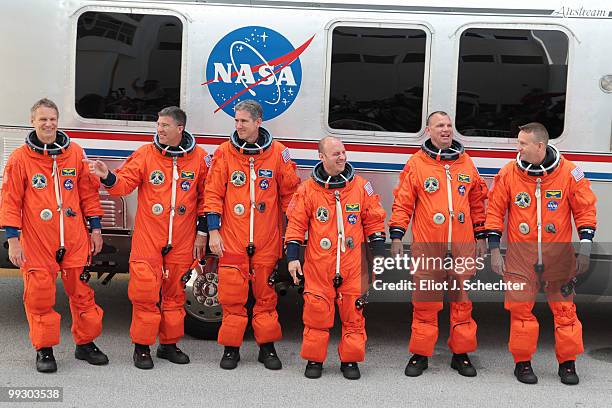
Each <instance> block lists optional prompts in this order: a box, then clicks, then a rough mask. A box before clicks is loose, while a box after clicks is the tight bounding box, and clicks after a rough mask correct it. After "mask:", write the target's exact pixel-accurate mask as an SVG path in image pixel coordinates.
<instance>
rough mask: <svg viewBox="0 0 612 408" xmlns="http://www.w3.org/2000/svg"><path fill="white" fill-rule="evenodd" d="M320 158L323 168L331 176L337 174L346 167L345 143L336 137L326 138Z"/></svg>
mask: <svg viewBox="0 0 612 408" xmlns="http://www.w3.org/2000/svg"><path fill="white" fill-rule="evenodd" d="M319 160H321V162H323V168H324V169H325V171H326V172H327V174H329V175H330V176H337V175H338V174H340V173H342V172H343V171H344V168H345V167H346V149H345V148H344V144H343V143H342V142H341V141H340V140H339V139H336V138H333V137H330V138H327V140H325V142H324V143H323V146H322V150H321V152H319Z"/></svg>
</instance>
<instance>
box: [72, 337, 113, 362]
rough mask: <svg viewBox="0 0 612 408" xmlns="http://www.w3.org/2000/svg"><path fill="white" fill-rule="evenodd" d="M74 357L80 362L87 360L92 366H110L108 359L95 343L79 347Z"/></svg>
mask: <svg viewBox="0 0 612 408" xmlns="http://www.w3.org/2000/svg"><path fill="white" fill-rule="evenodd" d="M74 357H75V358H76V359H78V360H85V361H87V362H88V363H89V364H92V365H105V364H108V357H107V356H106V354H104V353H103V352H102V351H101V350H100V349H99V348H98V347H97V346H96V345H95V343H94V342H91V343H87V344H79V345H77V346H76V350H74Z"/></svg>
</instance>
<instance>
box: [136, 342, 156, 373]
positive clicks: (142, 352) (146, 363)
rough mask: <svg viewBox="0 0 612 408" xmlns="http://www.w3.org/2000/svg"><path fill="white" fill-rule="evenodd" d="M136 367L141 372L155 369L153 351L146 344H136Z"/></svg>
mask: <svg viewBox="0 0 612 408" xmlns="http://www.w3.org/2000/svg"><path fill="white" fill-rule="evenodd" d="M134 365H135V366H136V367H138V368H140V369H141V370H150V369H152V368H153V359H152V358H151V350H150V349H149V346H146V345H144V344H135V346H134Z"/></svg>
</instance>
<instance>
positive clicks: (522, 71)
mask: <svg viewBox="0 0 612 408" xmlns="http://www.w3.org/2000/svg"><path fill="white" fill-rule="evenodd" d="M567 50H568V39H567V36H566V35H565V34H564V33H562V32H560V31H552V30H547V31H542V30H502V29H483V28H472V29H469V30H467V31H465V32H464V33H463V35H462V36H461V46H460V51H459V79H458V84H457V115H456V126H457V130H458V131H459V132H460V133H461V134H463V135H465V136H481V137H482V136H485V137H517V134H518V126H520V125H524V124H526V123H528V122H534V121H535V122H541V123H542V124H543V125H544V126H546V128H547V129H548V132H549V134H550V137H551V138H556V137H558V136H559V135H560V134H561V133H563V122H564V116H565V91H566V85H567Z"/></svg>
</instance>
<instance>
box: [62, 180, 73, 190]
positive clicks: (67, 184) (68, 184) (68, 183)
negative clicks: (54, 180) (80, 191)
mask: <svg viewBox="0 0 612 408" xmlns="http://www.w3.org/2000/svg"><path fill="white" fill-rule="evenodd" d="M64 188H65V189H66V190H72V189H73V188H74V182H73V181H72V180H71V179H66V180H64Z"/></svg>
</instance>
